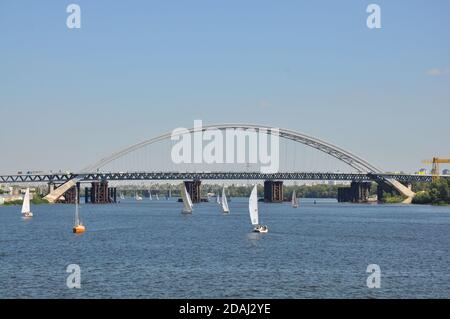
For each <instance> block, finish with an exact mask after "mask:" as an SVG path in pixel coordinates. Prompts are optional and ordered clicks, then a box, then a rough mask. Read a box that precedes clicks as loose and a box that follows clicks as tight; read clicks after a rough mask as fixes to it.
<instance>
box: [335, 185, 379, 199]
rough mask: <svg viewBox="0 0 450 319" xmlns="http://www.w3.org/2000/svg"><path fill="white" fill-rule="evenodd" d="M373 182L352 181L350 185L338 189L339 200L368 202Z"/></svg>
mask: <svg viewBox="0 0 450 319" xmlns="http://www.w3.org/2000/svg"><path fill="white" fill-rule="evenodd" d="M371 185H372V183H371V182H352V183H351V184H350V187H341V188H339V189H338V202H340V203H343V202H351V203H366V202H368V200H369V195H370V187H371Z"/></svg>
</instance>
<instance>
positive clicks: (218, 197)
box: [216, 194, 220, 205]
mask: <svg viewBox="0 0 450 319" xmlns="http://www.w3.org/2000/svg"><path fill="white" fill-rule="evenodd" d="M216 203H217V204H218V205H220V196H219V194H217V199H216Z"/></svg>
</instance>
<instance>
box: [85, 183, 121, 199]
mask: <svg viewBox="0 0 450 319" xmlns="http://www.w3.org/2000/svg"><path fill="white" fill-rule="evenodd" d="M86 190H87V191H86V194H88V193H89V198H88V201H87V202H89V203H91V204H109V203H116V202H117V191H116V188H115V187H114V188H110V187H108V182H107V181H101V182H92V184H91V188H90V189H88V188H86ZM86 196H87V195H86Z"/></svg>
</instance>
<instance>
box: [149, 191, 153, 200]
mask: <svg viewBox="0 0 450 319" xmlns="http://www.w3.org/2000/svg"><path fill="white" fill-rule="evenodd" d="M148 194H149V195H150V196H149V199H150V200H153V197H152V191H151V190H149V191H148Z"/></svg>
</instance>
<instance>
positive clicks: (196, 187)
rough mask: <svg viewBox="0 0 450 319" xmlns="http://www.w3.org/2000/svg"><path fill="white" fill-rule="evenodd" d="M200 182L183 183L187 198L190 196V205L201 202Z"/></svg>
mask: <svg viewBox="0 0 450 319" xmlns="http://www.w3.org/2000/svg"><path fill="white" fill-rule="evenodd" d="M201 183H202V182H201V181H199V180H195V181H184V186H185V187H186V190H187V192H188V193H189V196H191V200H192V203H200V202H201V200H202V199H201V192H200V185H201Z"/></svg>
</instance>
